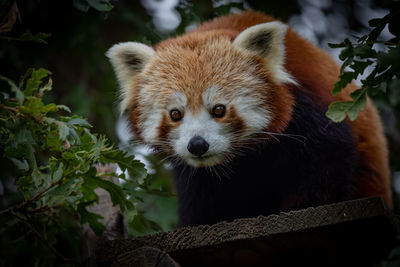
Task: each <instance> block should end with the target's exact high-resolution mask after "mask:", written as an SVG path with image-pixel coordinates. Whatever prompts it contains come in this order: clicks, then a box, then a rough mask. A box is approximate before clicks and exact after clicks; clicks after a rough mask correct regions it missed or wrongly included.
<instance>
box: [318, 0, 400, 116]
mask: <svg viewBox="0 0 400 267" xmlns="http://www.w3.org/2000/svg"><path fill="white" fill-rule="evenodd" d="M389 10H390V12H389V13H388V14H387V15H386V16H384V17H383V18H375V19H372V20H370V21H369V22H368V23H369V26H371V27H372V30H371V32H370V33H368V34H366V35H364V36H362V37H358V38H357V37H356V42H355V43H353V42H352V41H350V40H349V39H348V38H346V39H345V40H344V41H343V42H341V43H339V44H329V46H330V47H331V48H341V49H342V51H341V53H340V55H339V58H340V59H341V60H342V61H343V63H342V66H341V68H340V76H339V81H338V82H336V84H335V86H334V88H333V90H332V94H333V95H336V94H338V93H339V92H341V91H342V89H343V88H345V87H346V86H347V85H348V84H349V83H351V82H352V81H353V80H356V79H357V78H358V77H359V76H360V75H363V73H364V72H365V71H366V69H367V68H370V69H371V72H370V73H369V74H368V76H367V77H366V78H365V79H363V80H361V84H362V86H361V88H359V89H357V90H356V91H354V92H352V93H351V94H350V97H351V98H352V100H349V101H338V102H334V103H332V104H331V105H330V106H329V108H328V111H327V114H326V115H327V116H328V117H329V118H330V119H332V120H333V121H335V122H340V121H343V120H344V119H345V118H346V116H348V117H349V119H350V120H355V119H356V118H357V115H358V113H359V111H360V110H362V109H364V108H365V105H366V101H367V95H368V96H372V97H374V96H376V95H379V94H383V95H385V96H386V99H387V101H388V103H389V104H390V105H392V106H393V107H396V106H399V105H400V82H399V77H400V46H399V43H400V26H399V25H400V24H399V21H400V2H398V1H397V2H396V1H392V3H391V5H390V6H389ZM386 26H388V29H389V31H390V32H391V33H392V34H393V35H394V38H392V39H390V40H380V39H379V37H380V36H381V35H382V31H383V29H384V28H385V27H386ZM378 44H379V45H383V46H384V48H385V50H384V51H377V50H376V49H375V48H376V46H377V45H378Z"/></svg>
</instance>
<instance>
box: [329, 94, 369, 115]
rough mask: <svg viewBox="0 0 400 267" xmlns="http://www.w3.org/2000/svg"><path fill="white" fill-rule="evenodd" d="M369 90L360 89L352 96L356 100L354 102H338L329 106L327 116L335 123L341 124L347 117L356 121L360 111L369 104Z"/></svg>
mask: <svg viewBox="0 0 400 267" xmlns="http://www.w3.org/2000/svg"><path fill="white" fill-rule="evenodd" d="M366 91H367V88H360V89H358V90H356V91H354V92H353V93H351V94H350V96H351V97H352V98H353V99H354V100H353V101H338V102H334V103H332V104H330V105H329V107H328V111H327V112H326V116H327V117H328V118H330V119H331V120H332V121H334V122H341V121H343V120H344V119H345V118H346V115H347V116H348V117H349V119H350V120H355V119H356V118H357V116H358V113H359V112H360V110H363V109H364V108H365V106H366V103H367V93H366Z"/></svg>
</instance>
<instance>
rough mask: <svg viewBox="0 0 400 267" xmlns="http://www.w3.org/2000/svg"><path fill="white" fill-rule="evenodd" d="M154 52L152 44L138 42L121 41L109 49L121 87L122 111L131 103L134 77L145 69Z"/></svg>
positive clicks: (120, 106)
mask: <svg viewBox="0 0 400 267" xmlns="http://www.w3.org/2000/svg"><path fill="white" fill-rule="evenodd" d="M154 53H155V51H154V49H153V48H151V47H150V46H147V45H145V44H141V43H136V42H125V43H119V44H116V45H114V46H113V47H111V48H110V49H109V50H108V51H107V54H106V55H107V57H108V58H109V59H110V61H111V64H112V66H113V68H114V71H115V74H116V75H117V79H118V83H119V87H120V105H119V108H120V113H123V112H124V111H125V110H126V109H128V108H129V104H130V103H131V98H132V91H131V90H132V81H133V78H134V77H135V76H136V75H137V74H138V73H140V72H141V71H143V69H144V68H145V66H146V65H147V63H148V62H149V61H150V59H151V57H152V56H153V55H154Z"/></svg>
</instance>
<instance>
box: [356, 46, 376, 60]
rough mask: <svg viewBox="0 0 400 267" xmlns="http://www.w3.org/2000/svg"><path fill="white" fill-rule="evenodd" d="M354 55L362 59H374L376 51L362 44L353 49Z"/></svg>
mask: <svg viewBox="0 0 400 267" xmlns="http://www.w3.org/2000/svg"><path fill="white" fill-rule="evenodd" d="M352 52H353V55H354V56H358V57H360V58H373V57H375V55H376V51H375V50H374V49H372V48H371V47H370V46H369V45H367V44H360V45H357V46H356V47H354V48H353V51H352Z"/></svg>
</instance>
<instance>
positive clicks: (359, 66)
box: [350, 60, 373, 79]
mask: <svg viewBox="0 0 400 267" xmlns="http://www.w3.org/2000/svg"><path fill="white" fill-rule="evenodd" d="M372 63H373V61H371V60H367V61H358V60H354V61H353V64H352V65H351V66H350V68H352V69H353V70H354V76H356V78H357V77H358V75H362V74H363V73H364V70H365V69H366V68H367V67H368V66H369V65H371V64H372ZM356 78H355V79H356Z"/></svg>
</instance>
